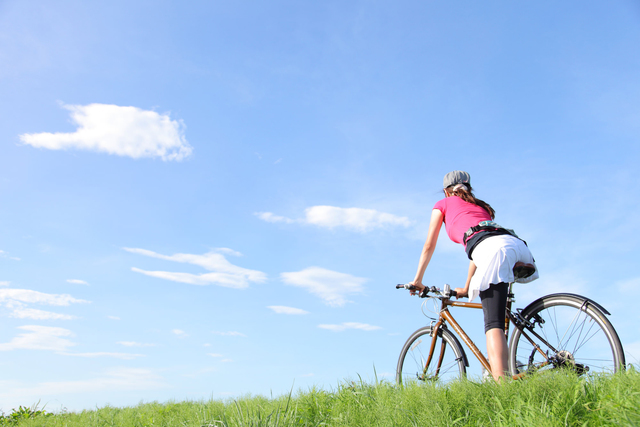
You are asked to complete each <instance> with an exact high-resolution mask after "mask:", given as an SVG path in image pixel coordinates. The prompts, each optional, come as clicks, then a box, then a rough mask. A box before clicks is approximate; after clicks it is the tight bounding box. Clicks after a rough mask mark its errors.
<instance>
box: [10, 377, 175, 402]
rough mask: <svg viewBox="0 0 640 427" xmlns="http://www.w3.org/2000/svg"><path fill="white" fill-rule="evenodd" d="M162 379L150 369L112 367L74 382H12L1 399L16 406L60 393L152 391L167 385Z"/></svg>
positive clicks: (55, 397)
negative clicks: (32, 383)
mask: <svg viewBox="0 0 640 427" xmlns="http://www.w3.org/2000/svg"><path fill="white" fill-rule="evenodd" d="M166 386H167V384H166V382H165V381H164V379H163V378H162V377H161V376H159V375H157V374H156V373H154V372H153V371H151V370H149V369H142V368H114V369H109V370H107V371H106V372H104V373H103V374H102V375H100V376H98V377H94V378H88V379H83V380H76V381H58V382H43V383H39V384H36V385H33V386H28V385H22V384H13V386H12V387H11V389H6V388H5V389H4V390H3V391H0V399H1V400H2V403H3V405H8V406H6V407H9V408H10V407H12V405H13V406H16V407H17V405H19V404H20V403H21V402H24V401H25V400H29V399H31V398H32V397H33V396H38V397H42V398H43V399H47V400H48V399H51V398H54V399H59V398H60V396H61V395H68V394H75V393H93V392H97V391H108V390H124V391H131V390H154V389H158V388H161V387H166Z"/></svg>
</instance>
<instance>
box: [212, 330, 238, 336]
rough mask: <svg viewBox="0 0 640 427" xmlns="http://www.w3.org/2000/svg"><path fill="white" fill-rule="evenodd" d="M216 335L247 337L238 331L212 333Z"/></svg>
mask: <svg viewBox="0 0 640 427" xmlns="http://www.w3.org/2000/svg"><path fill="white" fill-rule="evenodd" d="M211 333H212V334H214V335H220V336H223V337H246V335H245V334H243V333H242V332H238V331H229V332H219V331H211Z"/></svg>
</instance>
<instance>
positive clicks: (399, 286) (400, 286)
mask: <svg viewBox="0 0 640 427" xmlns="http://www.w3.org/2000/svg"><path fill="white" fill-rule="evenodd" d="M396 289H404V285H403V284H402V283H400V284H398V285H396Z"/></svg>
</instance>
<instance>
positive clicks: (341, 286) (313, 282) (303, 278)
mask: <svg viewBox="0 0 640 427" xmlns="http://www.w3.org/2000/svg"><path fill="white" fill-rule="evenodd" d="M280 277H281V278H282V281H283V282H284V283H286V284H287V285H291V286H297V287H300V288H305V289H307V290H308V291H309V292H311V293H312V294H314V295H317V296H318V297H320V298H322V299H323V300H324V302H325V303H326V304H328V305H330V306H334V307H340V306H343V305H344V304H345V303H347V302H348V301H347V299H346V296H347V295H350V294H358V293H361V292H362V291H363V285H364V283H365V282H366V281H367V279H365V278H362V277H356V276H352V275H351V274H346V273H339V272H337V271H331V270H327V269H325V268H320V267H308V268H305V269H304V270H301V271H297V272H290V273H282V274H281V275H280Z"/></svg>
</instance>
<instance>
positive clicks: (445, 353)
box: [396, 326, 468, 385]
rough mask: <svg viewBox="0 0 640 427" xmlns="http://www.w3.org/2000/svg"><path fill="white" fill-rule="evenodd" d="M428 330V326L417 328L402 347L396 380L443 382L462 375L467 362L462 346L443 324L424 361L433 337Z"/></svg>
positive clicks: (403, 381)
mask: <svg viewBox="0 0 640 427" xmlns="http://www.w3.org/2000/svg"><path fill="white" fill-rule="evenodd" d="M431 331H432V328H431V327H430V326H426V327H424V328H420V329H418V330H417V331H415V332H414V333H413V334H411V336H410V337H409V339H408V340H407V342H406V343H405V345H404V347H402V351H401V352H400V359H398V367H397V369H396V381H397V382H398V384H401V385H407V384H410V383H427V382H429V383H430V382H435V381H442V382H447V381H451V380H454V379H459V378H463V377H465V375H466V373H467V369H466V366H468V363H467V358H466V355H465V354H464V350H463V349H462V347H461V346H460V343H459V342H458V339H457V338H456V337H455V335H453V334H452V333H451V332H450V331H449V330H448V329H447V328H446V327H444V326H443V327H440V329H439V331H438V336H437V337H436V342H435V346H434V349H433V355H432V357H431V360H430V361H429V364H427V361H428V360H429V352H430V349H431V343H432V341H433V339H432V336H431Z"/></svg>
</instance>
